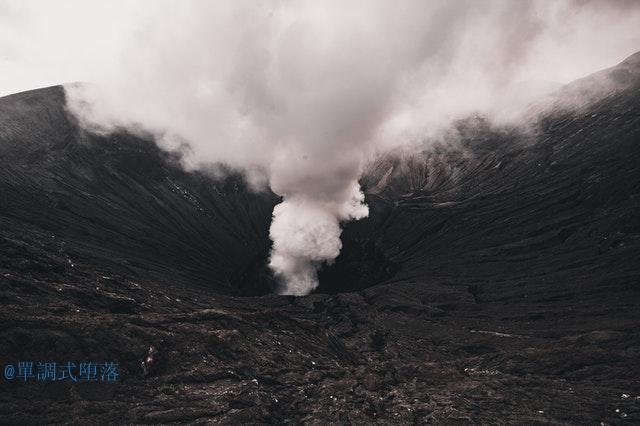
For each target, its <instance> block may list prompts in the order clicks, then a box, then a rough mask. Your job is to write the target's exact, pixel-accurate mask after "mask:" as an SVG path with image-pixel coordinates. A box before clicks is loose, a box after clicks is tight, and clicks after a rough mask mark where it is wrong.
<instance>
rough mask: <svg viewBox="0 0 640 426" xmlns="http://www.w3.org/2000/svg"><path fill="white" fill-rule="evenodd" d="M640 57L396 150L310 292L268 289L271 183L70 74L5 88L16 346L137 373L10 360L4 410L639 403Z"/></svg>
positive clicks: (448, 410) (456, 412) (225, 414)
mask: <svg viewBox="0 0 640 426" xmlns="http://www.w3.org/2000/svg"><path fill="white" fill-rule="evenodd" d="M634 58H635V59H634ZM637 70H638V68H637V55H636V56H633V57H631V58H630V59H628V60H627V61H625V62H624V63H623V64H621V65H620V66H618V67H614V68H612V69H610V70H607V71H606V72H605V73H604V74H602V73H601V74H597V75H596V76H595V77H592V78H598V79H602V78H605V79H609V80H611V79H613V80H611V81H612V82H613V83H612V85H609V86H607V87H608V91H607V92H606V93H607V95H606V96H604V97H602V98H601V99H600V100H598V101H597V102H595V103H592V104H591V105H589V106H588V107H586V108H581V109H578V110H571V109H567V108H566V103H563V102H561V101H562V99H566V98H568V97H569V95H568V94H567V93H573V94H575V93H577V92H576V90H578V89H576V87H582V86H581V85H582V84H584V82H582V83H581V82H577V83H574V84H573V85H570V86H568V87H567V88H565V89H563V90H561V91H560V92H558V94H557V95H556V96H558V100H559V101H558V103H557V104H556V109H555V110H554V111H552V112H551V113H548V114H545V115H542V116H538V117H537V118H536V120H538V121H537V123H538V124H537V126H535V127H534V128H535V131H534V132H532V133H527V134H524V133H522V132H520V131H516V130H513V129H511V130H509V129H497V128H495V127H492V126H491V125H490V124H488V123H487V122H485V121H484V120H482V119H481V118H477V117H476V118H472V119H469V120H465V121H462V122H460V123H458V125H457V127H456V128H455V129H454V130H452V132H453V133H452V137H453V138H454V139H455V144H453V145H439V146H437V147H435V148H432V149H429V150H425V151H424V152H420V153H417V154H412V155H410V156H404V157H402V156H399V155H396V154H393V153H392V154H389V155H387V156H384V157H381V158H379V159H378V160H377V161H375V162H374V163H373V164H371V165H370V167H369V168H368V169H367V171H366V173H365V176H364V177H363V178H362V184H363V186H364V188H365V189H366V192H367V202H368V203H369V205H370V208H371V215H370V217H369V218H368V219H366V220H362V221H359V222H353V223H349V224H347V225H346V227H345V230H344V233H343V244H344V247H343V251H342V252H341V254H340V256H339V257H338V259H337V261H336V262H335V264H334V265H332V266H329V267H326V268H324V269H323V270H322V271H321V273H320V281H321V285H320V288H319V289H318V290H319V292H318V293H317V294H313V295H310V296H306V297H301V298H292V297H280V296H275V295H271V294H269V293H270V290H271V288H272V286H273V282H272V278H271V277H270V275H269V272H268V270H267V268H266V266H265V265H266V259H267V256H268V250H269V246H270V242H269V240H268V226H269V221H270V218H271V209H272V208H273V206H274V205H275V204H276V203H277V201H278V200H277V197H275V196H274V195H273V194H270V193H254V192H251V191H250V190H248V189H247V188H246V186H245V184H244V183H243V180H242V177H241V176H239V175H237V174H233V173H232V174H230V175H229V176H228V177H226V178H224V179H216V178H213V177H211V176H210V175H207V174H206V173H203V172H185V171H183V170H182V169H181V168H180V166H179V154H176V153H167V152H164V151H162V150H160V149H159V148H158V147H157V146H156V145H155V144H154V143H152V142H150V141H147V140H144V139H142V138H139V137H135V136H133V135H129V134H126V133H121V134H117V135H112V136H108V137H102V136H96V135H92V134H88V133H86V132H84V131H82V130H81V129H79V128H78V126H77V125H76V124H75V123H74V121H73V119H72V118H70V117H69V116H68V115H67V114H66V113H65V110H64V92H63V90H62V88H60V87H53V88H48V89H40V90H36V91H32V92H26V93H21V94H17V95H12V96H8V97H5V98H2V99H0V197H1V200H0V303H2V310H0V339H2V342H3V345H1V346H0V362H3V363H8V362H11V363H15V362H17V361H22V360H32V361H44V360H53V361H58V362H66V361H74V362H81V361H84V360H96V361H108V360H114V361H117V362H119V364H120V374H121V379H120V381H119V382H118V383H117V384H113V385H105V384H87V383H76V384H71V383H64V382H55V383H38V382H32V383H25V384H19V383H16V382H10V381H7V380H2V379H0V390H1V392H0V416H2V419H3V420H5V421H7V422H9V423H15V422H28V423H44V422H62V423H64V422H70V421H78V422H82V423H96V424H104V423H110V422H111V423H205V422H222V423H229V422H243V423H268V422H271V423H283V422H287V421H289V422H291V423H299V422H311V423H313V422H327V421H334V422H342V423H348V422H355V423H376V422H379V423H380V424H390V423H407V422H416V423H421V422H428V421H430V422H441V423H455V422H468V421H475V422H478V423H487V422H489V423H509V422H516V423H536V422H556V423H563V422H568V423H578V424H580V423H593V422H596V423H597V422H599V421H603V422H606V423H615V422H617V421H622V420H635V421H640V405H638V404H639V403H638V401H639V400H640V399H638V398H637V396H640V387H639V386H638V384H637V381H636V380H635V378H636V377H638V375H639V374H640V365H639V364H638V363H637V358H638V355H639V354H640V338H639V337H638V333H637V326H638V324H639V321H640V315H639V313H640V310H639V309H638V308H637V305H638V302H639V301H640V297H639V291H638V285H637V283H638V279H639V278H640V262H638V259H639V257H640V216H639V215H638V214H637V212H638V208H639V207H640V193H639V192H640V81H639V79H638V74H637ZM603 76H604V77H603ZM607 81H608V80H607ZM579 90H582V88H580V89H579ZM563 96H564V98H563ZM571 96H573V95H571ZM536 113H537V112H536V111H535V110H534V111H532V114H536ZM239 296H242V297H239ZM623 394H624V395H627V396H623ZM70 413H72V414H70ZM70 416H71V417H70Z"/></svg>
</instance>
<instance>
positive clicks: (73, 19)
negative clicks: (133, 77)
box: [0, 0, 640, 95]
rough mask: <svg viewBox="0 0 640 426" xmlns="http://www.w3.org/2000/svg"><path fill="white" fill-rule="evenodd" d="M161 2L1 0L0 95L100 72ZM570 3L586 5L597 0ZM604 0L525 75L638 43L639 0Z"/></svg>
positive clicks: (560, 31) (538, 55)
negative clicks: (594, 11)
mask: <svg viewBox="0 0 640 426" xmlns="http://www.w3.org/2000/svg"><path fill="white" fill-rule="evenodd" d="M451 1H452V2H455V0H451ZM513 2H519V1H518V0H513ZM161 3H165V2H163V1H153V0H139V1H136V0H129V1H126V0H0V95H4V94H10V93H14V92H17V91H22V90H27V89H32V88H36V87H42V86H47V85H53V84H60V83H64V82H71V81H91V80H94V79H99V78H100V76H101V73H102V72H104V71H105V70H108V69H110V68H111V67H112V63H113V61H116V60H118V59H117V58H119V54H120V52H122V50H123V49H126V48H127V45H129V44H131V43H132V42H134V40H135V39H139V38H141V37H142V38H144V30H143V24H144V21H145V19H146V17H147V16H148V15H149V14H153V13H155V11H157V10H164V11H165V13H167V19H171V9H172V7H171V6H169V7H167V6H166V5H161ZM173 3H174V5H175V4H177V3H182V1H179V0H176V1H174V2H173ZM256 3H258V2H256ZM271 3H272V4H274V5H276V4H279V3H281V2H279V1H275V0H274V1H273V2H271ZM389 3H391V4H392V3H394V2H389ZM397 3H402V1H400V2H397ZM459 3H460V4H461V7H462V8H464V7H465V6H464V5H463V3H462V2H459ZM477 3H482V1H481V0H479V1H478V2H477ZM520 3H521V2H520ZM538 3H546V4H551V3H554V2H553V1H552V0H541V1H540V2H538ZM557 3H558V5H560V4H562V3H567V2H557ZM572 3H575V4H576V5H578V6H582V5H584V4H587V5H588V4H589V3H596V2H593V1H591V2H590V1H575V2H572ZM600 3H603V4H604V3H609V4H612V5H613V6H607V7H601V8H600V9H601V12H600V13H599V14H593V13H592V10H593V9H592V8H591V9H589V8H587V9H585V10H587V11H588V13H589V14H590V15H589V19H583V18H584V17H581V13H583V12H582V11H581V10H580V8H579V7H575V12H574V13H572V14H569V15H567V14H562V15H559V16H557V19H558V20H563V21H565V22H561V21H560V22H549V28H547V30H546V31H547V32H545V33H544V34H543V36H542V37H540V38H538V39H536V41H535V43H534V44H533V45H532V47H531V50H530V51H529V53H528V55H527V57H526V58H524V59H526V63H523V64H522V73H521V76H520V78H522V79H535V80H556V81H560V82H567V81H570V80H572V79H575V78H577V77H580V76H582V75H584V74H587V73H589V72H591V71H594V70H597V69H600V68H603V67H607V66H610V65H612V64H614V63H616V62H619V61H620V60H622V59H623V58H624V57H626V56H628V55H629V54H631V53H633V52H635V51H637V50H640V34H639V33H640V31H639V30H638V28H640V20H639V19H638V16H639V15H638V9H639V8H638V7H637V6H640V2H639V1H633V0H632V1H626V2H625V1H615V0H607V1H603V2H600ZM169 4H171V2H169ZM558 8H560V7H559V6H558ZM513 19H517V18H516V17H514V18H513ZM574 21H575V22H574ZM574 23H578V24H580V23H582V25H574ZM184 31H189V28H184ZM157 47H158V48H161V46H157ZM567 47H570V50H569V51H568V50H567Z"/></svg>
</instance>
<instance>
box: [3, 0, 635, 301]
mask: <svg viewBox="0 0 640 426" xmlns="http://www.w3.org/2000/svg"><path fill="white" fill-rule="evenodd" d="M3 3H4V4H5V8H6V9H7V10H9V9H11V10H15V9H20V10H21V11H22V12H24V15H26V16H31V15H33V16H45V17H46V19H47V22H48V21H50V20H52V18H54V17H55V18H58V19H57V21H56V19H53V20H54V21H56V22H59V26H60V27H61V28H65V30H64V35H65V38H64V41H65V43H64V44H63V47H62V48H60V46H59V44H60V40H59V39H56V37H55V36H52V35H51V34H56V32H55V31H53V32H52V31H50V27H49V31H44V30H39V29H38V28H39V27H38V25H37V23H38V19H39V18H35V17H33V16H32V19H33V20H34V22H31V23H30V25H29V28H31V29H30V30H29V31H27V32H26V33H25V34H20V32H19V31H18V32H17V33H16V32H15V31H14V32H10V33H9V35H10V36H11V37H13V38H11V37H10V39H12V40H15V43H18V41H17V40H19V39H25V37H26V40H28V42H29V46H45V47H48V48H50V49H54V51H55V52H60V53H58V54H59V55H62V57H63V58H64V59H65V60H67V61H68V62H69V64H68V65H67V67H69V68H73V69H74V70H77V69H89V70H90V71H87V74H86V77H80V79H83V80H90V81H91V82H93V83H95V84H91V85H86V84H85V85H71V86H67V94H68V107H69V109H70V110H71V111H72V112H73V113H75V114H76V116H77V117H78V118H79V119H80V121H81V123H83V124H84V125H85V126H86V127H88V128H91V129H93V130H97V131H105V132H109V131H113V130H115V129H118V128H127V129H129V130H130V131H131V130H133V131H136V129H137V130H140V131H144V132H151V133H152V134H154V135H155V137H156V139H157V140H158V143H160V144H161V145H163V146H165V147H168V148H176V147H178V146H181V145H183V144H184V143H185V142H186V143H187V144H188V145H189V146H190V150H189V151H188V153H189V155H188V156H187V157H186V159H185V165H186V166H187V167H190V168H195V167H200V166H201V165H206V164H211V163H226V164H228V165H230V166H232V167H237V168H241V169H243V170H244V171H245V172H246V174H247V176H248V178H249V180H250V182H253V183H254V184H255V185H256V186H257V185H260V184H261V183H263V184H268V185H269V186H270V188H271V189H272V190H273V191H274V192H275V193H277V194H279V195H281V196H282V197H283V202H282V203H281V204H280V205H278V206H276V208H275V209H274V213H273V222H272V225H271V230H270V236H271V239H272V240H273V250H272V254H271V260H270V263H269V265H270V267H271V268H272V270H273V271H274V273H275V274H276V276H278V277H279V278H280V279H281V280H282V283H283V290H282V292H283V293H285V294H296V295H301V294H306V293H308V292H310V291H311V290H313V289H314V288H315V287H316V286H317V284H318V283H317V276H316V271H317V269H318V267H320V266H321V265H322V264H323V263H325V262H331V261H332V260H333V259H335V258H336V257H337V256H338V254H339V252H340V248H341V242H340V232H341V230H340V223H341V222H343V221H347V220H353V219H360V218H362V217H365V216H366V215H367V207H366V206H365V205H364V197H363V195H362V193H361V191H360V188H359V185H358V179H359V177H360V173H361V171H362V168H363V164H364V162H365V160H366V159H367V157H368V156H369V154H370V153H371V152H372V151H373V150H375V149H378V148H380V147H381V146H384V147H389V146H393V145H398V144H403V143H406V142H407V141H408V142H413V141H415V140H419V139H421V138H424V136H425V135H427V134H433V133H434V132H436V131H438V130H440V129H442V128H443V127H444V126H446V125H447V124H448V123H449V122H450V121H451V120H453V119H456V118H460V117H463V116H465V115H467V114H470V113H472V112H476V111H482V112H485V113H489V114H491V115H492V116H493V117H494V118H501V119H504V118H505V117H507V118H509V117H514V116H517V114H514V111H516V110H518V108H520V107H521V106H523V105H524V104H525V103H526V100H527V96H525V90H523V87H524V86H523V83H522V82H523V81H531V80H535V81H538V82H539V81H547V80H551V81H560V82H564V81H567V80H570V79H573V78H576V77H578V76H581V75H584V74H586V73H588V72H590V71H594V70H596V69H598V68H602V67H604V66H609V65H611V64H613V63H615V62H618V61H619V60H621V59H623V58H624V57H625V56H626V55H628V54H630V53H633V52H634V51H635V50H637V49H638V48H640V35H639V34H638V32H637V28H640V7H639V5H638V4H637V3H633V2H623V1H620V2H597V1H577V0H566V1H558V2H535V1H501V0H492V1H484V2H477V1H465V0H459V1H451V0H431V1H424V0H403V1H401V2H394V1H391V0H388V1H377V0H369V1H350V0H347V1H275V0H274V1H219V2H218V1H206V0H201V1H198V0H181V1H161V0H156V1H148V2H145V1H143V0H140V1H130V2H117V3H114V4H115V5H116V6H114V7H113V10H110V9H109V8H108V7H104V6H103V7H102V8H101V9H100V14H101V16H97V15H96V14H95V12H93V11H92V10H91V6H87V4H89V5H91V4H93V2H91V1H83V2H76V1H75V0H74V1H72V2H71V3H66V4H67V5H69V4H73V5H74V6H73V7H66V8H65V12H64V14H60V13H58V12H57V10H56V9H53V8H52V6H51V5H52V4H56V3H57V2H55V1H47V2H38V1H35V0H31V1H26V2H15V1H7V0H0V10H2V6H3ZM24 4H28V5H31V7H34V8H35V9H34V10H36V9H37V10H36V12H39V13H35V14H34V13H29V10H30V9H29V6H20V5H24ZM34 5H35V6H34ZM145 6H146V7H145ZM47 10H48V11H49V12H51V13H49V14H48V13H47ZM25 11H26V12H25ZM32 12H33V11H32ZM43 19H44V18H43ZM1 20H2V17H0V21H1ZM43 23H44V21H43ZM105 23H106V24H105ZM74 25H76V27H77V26H78V25H81V28H82V30H83V32H82V33H80V32H78V33H76V34H75V38H70V37H69V34H70V33H72V32H73V28H74ZM94 28H97V29H98V30H95V29H94ZM0 29H1V27H0ZM39 31H42V32H41V33H40V32H39ZM103 33H104V34H103ZM16 34H17V35H16ZM101 34H102V35H101ZM18 36H21V37H18ZM34 40H38V41H37V42H36V41H34ZM0 43H1V42H0ZM54 43H58V45H56V44H54ZM74 46H75V47H74ZM92 48H93V50H92ZM12 49H13V50H19V49H16V46H12ZM25 49H26V47H25ZM30 49H31V50H33V48H30ZM56 49H57V50H56ZM36 50H37V49H36ZM42 50H43V51H44V50H45V49H44V48H42ZM63 50H64V51H63ZM1 51H2V44H0V53H1ZM48 51H49V50H47V52H48ZM73 52H76V53H75V56H74V53H73ZM33 53H34V55H33V56H34V57H37V52H33ZM50 56H51V57H50V58H49V56H46V55H45V57H48V58H49V59H48V60H47V63H43V67H46V66H49V69H52V70H58V68H56V67H55V66H54V67H52V66H51V64H56V63H57V62H56V60H55V57H53V56H55V55H50ZM87 67H88V68H87ZM23 68H24V67H23ZM16 69H18V68H16ZM43 69H45V68H43ZM12 70H14V68H11V67H9V68H8V72H9V74H11V72H13V73H14V75H16V78H17V76H18V74H19V73H18V72H17V71H15V70H14V71H12ZM21 75H25V74H24V71H22V74H21ZM64 75H73V76H74V77H73V78H74V79H76V78H77V77H76V74H64ZM526 86H527V87H528V88H531V87H533V86H536V87H540V86H541V85H540V84H537V85H530V84H529V85H526ZM0 89H2V84H0ZM505 102H508V108H504V104H505ZM500 105H502V106H500Z"/></svg>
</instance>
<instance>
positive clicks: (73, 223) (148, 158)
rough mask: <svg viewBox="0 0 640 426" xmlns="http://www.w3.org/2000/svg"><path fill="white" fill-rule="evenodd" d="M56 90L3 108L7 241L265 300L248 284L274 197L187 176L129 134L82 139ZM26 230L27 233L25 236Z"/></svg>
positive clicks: (237, 182)
mask: <svg viewBox="0 0 640 426" xmlns="http://www.w3.org/2000/svg"><path fill="white" fill-rule="evenodd" d="M64 105H65V102H64V90H63V89H62V88H61V87H52V88H47V89H41V90H36V91H32V92H26V93H20V94H17V95H13V96H8V97H6V98H3V99H2V102H0V116H2V129H1V130H0V132H1V133H0V140H1V143H0V169H1V170H2V172H1V173H2V175H1V180H0V185H1V187H0V190H1V191H2V197H3V202H2V206H1V207H0V209H1V210H0V214H1V217H2V220H3V221H4V222H5V224H4V226H3V228H4V230H5V231H7V230H11V229H13V227H16V228H15V232H17V233H18V234H21V233H23V232H25V231H33V232H36V233H42V236H37V237H35V238H36V239H37V240H39V241H42V242H43V243H46V244H48V246H49V247H51V248H52V251H54V252H59V253H61V254H62V255H63V256H66V257H68V258H70V259H72V260H74V259H75V260H76V262H80V261H87V262H96V263H97V264H98V265H102V264H105V262H107V263H109V264H111V265H113V266H116V267H126V268H130V269H132V270H138V269H141V270H142V271H144V272H141V273H154V274H162V275H167V274H168V276H175V277H174V279H176V280H179V281H185V282H189V283H190V284H195V285H204V286H207V287H209V288H211V289H212V290H217V291H220V292H226V293H240V294H254V293H265V292H268V291H269V290H270V289H269V287H268V285H267V284H268V283H266V282H261V283H260V284H256V283H253V282H248V280H244V279H242V273H243V272H244V271H245V270H247V268H248V265H250V264H251V262H254V261H255V258H256V256H261V258H263V257H264V256H265V253H266V252H267V251H268V248H269V241H268V234H267V231H268V225H269V221H270V216H271V209H272V207H273V205H274V204H275V202H276V197H275V196H273V195H272V194H268V193H262V194H256V193H252V192H251V191H250V190H248V189H247V187H246V185H245V184H244V182H243V179H242V177H241V176H239V175H235V174H232V175H230V176H229V177H227V178H225V179H223V180H215V179H213V178H211V177H209V176H207V175H206V174H204V173H186V172H184V171H182V169H181V167H180V164H179V154H176V153H173V154H171V153H167V152H163V151H162V150H160V149H159V148H158V147H157V146H156V145H155V144H154V143H153V142H151V141H149V140H143V139H140V138H137V137H134V136H131V135H128V134H126V133H122V134H117V135H112V136H109V137H100V136H97V135H93V134H88V133H86V132H84V131H83V130H82V129H80V128H79V127H78V126H77V125H76V123H75V122H74V120H73V119H72V118H71V117H69V116H68V115H67V114H66V112H65V109H64ZM24 226H27V228H26V229H23V227H24Z"/></svg>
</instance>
